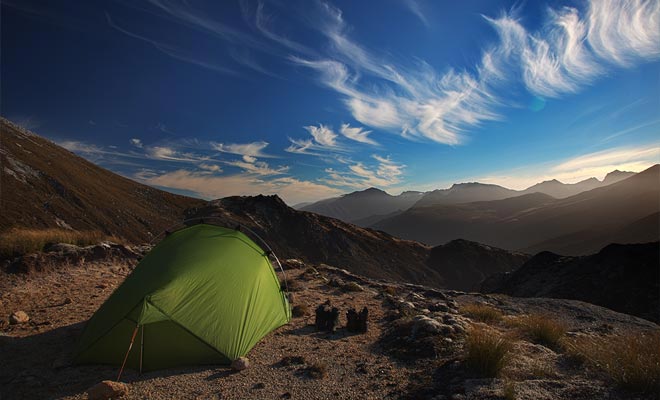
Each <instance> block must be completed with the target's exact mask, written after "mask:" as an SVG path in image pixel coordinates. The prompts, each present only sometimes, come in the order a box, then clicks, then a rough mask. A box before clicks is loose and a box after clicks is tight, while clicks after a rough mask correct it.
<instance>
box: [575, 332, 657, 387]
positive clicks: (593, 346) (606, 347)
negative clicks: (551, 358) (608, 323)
mask: <svg viewBox="0 0 660 400" xmlns="http://www.w3.org/2000/svg"><path fill="white" fill-rule="evenodd" d="M565 348H566V350H567V352H568V354H569V355H571V356H573V358H574V359H577V360H580V361H582V362H584V363H586V364H589V365H591V366H593V367H595V368H597V369H599V370H601V371H602V372H604V373H605V374H606V375H607V376H608V377H609V378H610V379H612V380H613V381H614V382H616V383H617V384H618V385H619V386H621V387H623V388H624V389H628V390H631V391H634V392H647V393H660V331H656V332H653V333H647V334H642V333H628V334H623V335H609V336H602V337H591V336H590V337H586V336H583V337H576V338H573V339H571V340H570V341H567V342H566V343H565Z"/></svg>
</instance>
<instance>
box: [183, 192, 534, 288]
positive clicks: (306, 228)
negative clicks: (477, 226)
mask: <svg viewBox="0 0 660 400" xmlns="http://www.w3.org/2000/svg"><path fill="white" fill-rule="evenodd" d="M188 217H189V218H192V219H193V222H196V221H195V220H194V219H198V218H207V220H208V221H210V222H213V223H220V224H222V225H225V226H229V227H233V226H236V225H238V224H241V225H244V226H247V227H248V228H250V229H252V230H253V231H254V232H256V233H257V234H258V235H259V236H261V237H262V238H263V239H264V240H265V241H266V242H268V244H269V245H270V246H271V247H272V248H273V250H274V251H275V253H276V254H277V255H278V257H282V258H299V259H302V260H305V261H307V262H311V263H317V264H318V263H326V264H330V265H336V266H339V267H341V268H345V269H347V270H349V271H351V272H354V273H358V274H363V275H365V276H369V277H372V278H378V279H390V280H398V281H404V282H411V283H419V284H426V285H429V286H435V287H446V288H451V289H462V288H474V287H476V286H477V284H478V283H479V282H481V281H482V280H483V279H484V278H485V277H487V276H490V275H491V274H493V273H497V272H502V271H511V270H513V269H515V268H517V267H519V266H520V265H522V263H523V262H524V261H526V260H527V259H528V258H529V256H527V255H524V254H519V253H510V252H507V251H505V250H501V249H495V248H491V247H489V246H484V245H481V244H479V243H472V242H468V241H463V240H457V241H455V242H452V243H450V244H448V245H446V246H439V247H437V248H434V249H431V248H429V247H427V246H424V245H422V244H420V243H417V242H413V241H408V240H401V239H397V238H395V237H393V236H390V235H388V234H386V233H384V232H379V231H374V230H371V229H364V228H360V227H358V226H356V225H352V224H348V223H345V222H342V221H340V220H338V219H335V218H330V217H325V216H322V215H318V214H314V213H310V212H305V211H297V210H294V209H292V208H290V207H288V206H287V205H286V204H284V202H283V201H282V200H280V198H279V197H277V196H255V197H227V198H224V199H220V200H215V201H212V202H210V203H209V204H208V205H207V206H206V207H204V208H201V209H195V210H191V212H190V213H189V214H188ZM209 217H214V219H209ZM215 218H217V219H215Z"/></svg>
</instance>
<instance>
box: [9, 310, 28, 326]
mask: <svg viewBox="0 0 660 400" xmlns="http://www.w3.org/2000/svg"><path fill="white" fill-rule="evenodd" d="M29 320H30V316H29V315H27V313H26V312H25V311H16V312H15V313H13V314H12V315H11V316H10V317H9V323H10V324H12V325H16V324H24V323H26V322H28V321H29Z"/></svg>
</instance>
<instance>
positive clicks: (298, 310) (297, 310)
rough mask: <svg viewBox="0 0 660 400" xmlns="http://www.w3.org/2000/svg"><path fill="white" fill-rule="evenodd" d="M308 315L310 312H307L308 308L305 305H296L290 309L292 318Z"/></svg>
mask: <svg viewBox="0 0 660 400" xmlns="http://www.w3.org/2000/svg"><path fill="white" fill-rule="evenodd" d="M309 314H310V311H309V307H307V304H298V305H295V306H293V308H292V309H291V315H292V316H293V317H294V318H301V317H304V316H306V315H309Z"/></svg>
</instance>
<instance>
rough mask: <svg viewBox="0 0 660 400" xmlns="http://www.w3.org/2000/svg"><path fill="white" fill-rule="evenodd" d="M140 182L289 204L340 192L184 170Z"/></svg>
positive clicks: (247, 176) (213, 195) (304, 184)
mask: <svg viewBox="0 0 660 400" xmlns="http://www.w3.org/2000/svg"><path fill="white" fill-rule="evenodd" d="M142 181H143V182H144V183H147V184H149V185H155V186H161V187H167V188H172V189H182V190H189V191H192V192H195V193H198V194H199V195H200V196H202V197H204V198H207V199H215V198H222V197H227V196H237V195H242V196H255V195H258V194H265V195H272V194H277V195H278V196H280V197H281V198H282V199H283V200H284V201H285V202H286V203H287V204H290V205H293V204H297V203H302V202H308V201H317V200H321V199H324V198H328V197H334V196H338V195H340V194H342V191H341V190H339V189H336V188H332V187H329V186H326V185H322V184H318V183H314V182H310V181H305V180H299V179H296V178H292V177H281V178H276V179H268V180H264V179H261V178H260V177H258V176H254V175H250V174H237V175H229V176H213V175H207V174H203V173H199V172H192V171H188V170H184V169H180V170H176V171H171V172H167V173H164V174H158V175H154V174H151V175H147V176H144V179H142Z"/></svg>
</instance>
